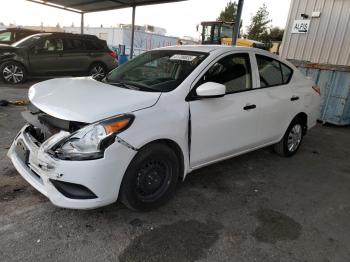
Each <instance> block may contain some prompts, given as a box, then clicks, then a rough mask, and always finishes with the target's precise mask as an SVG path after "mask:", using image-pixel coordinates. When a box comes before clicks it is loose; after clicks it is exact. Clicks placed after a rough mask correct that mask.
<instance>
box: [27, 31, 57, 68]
mask: <svg viewBox="0 0 350 262" xmlns="http://www.w3.org/2000/svg"><path fill="white" fill-rule="evenodd" d="M62 52H63V41H62V39H58V38H57V39H56V38H46V39H43V40H42V41H39V42H38V43H37V44H36V45H35V46H34V47H33V49H32V50H31V51H30V53H29V62H30V67H31V71H32V72H33V73H34V74H46V73H50V74H52V73H55V72H59V71H61V70H62V68H61V66H60V63H59V61H58V59H59V57H60V56H61V54H62Z"/></svg>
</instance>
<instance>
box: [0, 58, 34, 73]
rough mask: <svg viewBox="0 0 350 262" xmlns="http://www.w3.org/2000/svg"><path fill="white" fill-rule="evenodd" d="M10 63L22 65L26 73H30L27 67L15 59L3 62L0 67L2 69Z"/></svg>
mask: <svg viewBox="0 0 350 262" xmlns="http://www.w3.org/2000/svg"><path fill="white" fill-rule="evenodd" d="M8 62H14V63H17V64H20V65H21V66H23V68H24V70H25V71H26V72H25V73H28V69H27V67H26V66H25V65H24V64H23V63H22V62H20V61H17V60H13V59H9V60H5V61H2V63H1V65H0V67H1V66H2V65H3V64H5V63H8Z"/></svg>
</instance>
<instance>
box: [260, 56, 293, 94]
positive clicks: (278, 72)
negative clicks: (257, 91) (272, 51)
mask: <svg viewBox="0 0 350 262" xmlns="http://www.w3.org/2000/svg"><path fill="white" fill-rule="evenodd" d="M256 60H257V63H258V69H259V76H260V87H269V86H278V85H284V84H287V83H288V82H289V80H290V79H291V77H292V74H293V70H292V69H291V68H289V67H288V66H286V65H284V64H282V63H281V62H279V61H277V60H275V59H273V58H270V57H267V56H263V55H256Z"/></svg>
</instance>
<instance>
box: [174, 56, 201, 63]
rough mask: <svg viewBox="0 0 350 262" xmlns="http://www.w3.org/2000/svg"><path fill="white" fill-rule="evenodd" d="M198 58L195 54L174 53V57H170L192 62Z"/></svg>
mask: <svg viewBox="0 0 350 262" xmlns="http://www.w3.org/2000/svg"><path fill="white" fill-rule="evenodd" d="M196 58H197V56H194V55H173V56H172V57H170V60H180V61H187V62H192V61H193V60H195V59H196Z"/></svg>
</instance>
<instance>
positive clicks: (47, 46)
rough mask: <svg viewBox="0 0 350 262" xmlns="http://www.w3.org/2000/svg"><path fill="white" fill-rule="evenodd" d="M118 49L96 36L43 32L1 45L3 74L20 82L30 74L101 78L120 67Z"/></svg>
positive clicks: (10, 80) (7, 78) (0, 72)
mask: <svg viewBox="0 0 350 262" xmlns="http://www.w3.org/2000/svg"><path fill="white" fill-rule="evenodd" d="M115 57H116V55H115V52H113V51H111V50H110V49H109V48H108V46H107V43H106V41H104V40H101V39H99V38H97V37H96V36H92V35H78V34H70V33H41V34H35V35H32V36H29V37H27V38H24V39H22V40H20V41H19V42H16V43H14V44H12V45H11V46H8V45H0V77H1V78H2V80H4V81H5V82H7V83H12V84H17V83H22V82H24V81H25V80H26V78H27V76H51V75H52V76H58V75H60V76H67V75H91V76H92V77H93V78H94V79H96V80H101V79H103V78H104V77H105V75H106V74H107V72H109V71H110V70H112V69H114V68H115V67H116V66H117V63H116V59H115Z"/></svg>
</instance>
